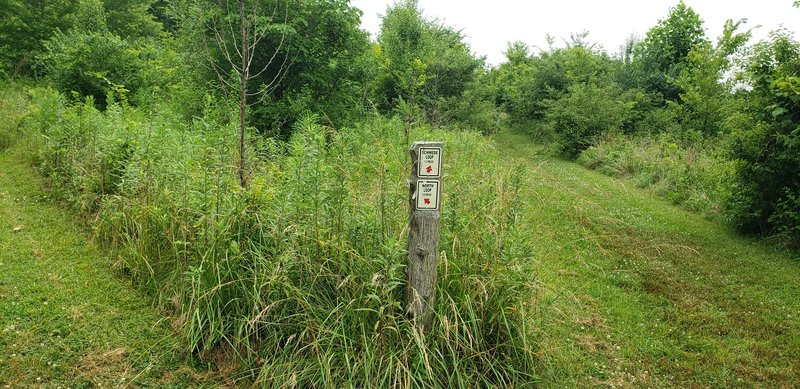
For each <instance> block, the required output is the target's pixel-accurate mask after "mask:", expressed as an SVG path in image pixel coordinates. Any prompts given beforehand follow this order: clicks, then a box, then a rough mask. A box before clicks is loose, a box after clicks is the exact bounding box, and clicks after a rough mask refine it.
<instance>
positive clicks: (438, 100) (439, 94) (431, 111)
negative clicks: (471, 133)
mask: <svg viewBox="0 0 800 389" xmlns="http://www.w3.org/2000/svg"><path fill="white" fill-rule="evenodd" d="M378 44H379V47H378V50H377V51H376V53H375V54H376V56H377V63H378V64H379V75H378V77H377V83H376V86H375V87H374V89H375V93H376V96H375V97H374V99H375V100H376V103H377V104H378V107H379V108H381V109H382V110H383V111H384V112H388V111H391V110H392V109H396V108H398V107H400V106H401V105H404V104H407V107H408V108H409V110H407V114H406V115H405V117H404V119H405V120H406V121H411V120H412V119H414V118H416V117H418V116H419V117H424V118H426V119H427V121H429V122H430V123H433V124H434V125H440V124H443V123H448V122H451V121H454V120H455V121H462V122H470V121H472V122H474V121H475V117H472V118H470V117H469V116H464V114H465V111H466V110H465V109H464V105H463V104H462V103H464V101H463V100H462V97H464V94H465V93H466V92H467V90H468V88H471V87H476V86H477V85H476V84H475V83H474V82H475V80H476V78H477V77H478V76H479V75H480V71H481V70H482V69H483V64H484V60H483V59H482V58H476V57H475V56H474V55H473V54H472V53H471V52H470V50H469V47H468V46H467V45H466V43H465V42H464V36H463V35H462V34H461V32H460V31H457V30H454V29H452V28H450V27H447V26H444V25H442V24H440V23H438V22H436V21H430V20H426V19H425V18H424V16H423V15H422V11H421V10H420V9H419V7H418V4H417V1H416V0H406V1H402V2H399V3H396V4H395V5H394V6H393V7H390V8H389V9H388V10H387V11H386V16H385V17H384V19H383V23H382V25H381V32H380V35H379V37H378ZM471 93H473V96H474V94H475V93H478V94H479V93H481V92H478V91H473V92H471ZM469 101H470V102H469V103H467V105H468V106H469V107H470V108H469V109H472V110H475V111H478V112H480V114H479V116H480V115H489V116H491V115H492V111H493V110H492V109H490V108H489V107H488V106H485V105H482V104H480V103H479V102H478V101H476V100H474V99H472V100H469ZM417 109H420V110H421V112H420V113H419V114H416V113H415V110H417Z"/></svg>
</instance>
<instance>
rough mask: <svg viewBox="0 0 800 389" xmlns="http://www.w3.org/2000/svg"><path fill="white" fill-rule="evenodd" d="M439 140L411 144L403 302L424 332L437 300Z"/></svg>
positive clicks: (440, 182) (413, 319) (440, 152)
mask: <svg viewBox="0 0 800 389" xmlns="http://www.w3.org/2000/svg"><path fill="white" fill-rule="evenodd" d="M441 179H442V142H415V143H414V144H413V145H412V146H411V178H410V179H409V180H408V184H409V185H408V186H409V188H408V189H409V198H408V203H409V211H410V215H409V220H408V245H407V246H406V249H407V258H406V293H405V295H406V304H405V309H406V313H407V314H408V316H409V318H410V319H411V320H412V321H413V322H414V324H415V325H416V326H418V327H419V328H421V329H422V330H423V331H427V330H429V329H430V328H431V324H432V322H433V317H434V314H433V305H434V302H435V300H436V297H435V296H436V268H437V264H438V261H439V260H438V256H439V216H440V215H439V213H440V207H441V197H442V196H441V194H442V181H441Z"/></svg>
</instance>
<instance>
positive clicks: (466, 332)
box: [31, 91, 536, 387]
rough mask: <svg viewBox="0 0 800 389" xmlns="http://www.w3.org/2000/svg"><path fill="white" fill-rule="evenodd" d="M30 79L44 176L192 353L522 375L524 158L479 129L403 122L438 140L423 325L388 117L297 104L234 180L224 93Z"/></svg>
mask: <svg viewBox="0 0 800 389" xmlns="http://www.w3.org/2000/svg"><path fill="white" fill-rule="evenodd" d="M42 93H43V94H44V95H46V96H48V99H49V100H47V99H44V100H42V101H49V102H50V103H51V104H53V106H52V107H51V111H52V112H54V116H55V117H57V118H58V119H57V120H55V122H52V123H51V122H48V120H49V119H47V118H48V117H49V116H48V115H47V114H45V113H44V112H45V111H41V112H40V113H39V114H36V115H33V116H35V117H41V121H42V123H48V124H47V125H45V126H42V127H39V128H38V134H39V135H38V137H39V138H40V139H41V147H40V149H39V152H38V155H39V166H40V167H41V170H42V171H43V172H44V173H45V174H46V175H47V176H48V177H49V180H50V181H51V187H52V189H53V191H54V192H55V193H57V194H58V195H59V197H60V198H62V199H64V200H66V201H67V202H68V203H70V204H72V205H74V206H75V208H76V209H79V210H81V211H82V212H84V213H85V214H86V215H88V216H89V217H90V218H91V220H92V221H93V226H94V228H95V230H96V234H97V236H98V238H99V239H100V240H101V241H103V242H105V243H106V244H107V247H109V248H110V249H112V250H113V251H114V252H115V253H116V254H117V256H118V258H119V263H118V264H117V265H116V266H117V267H118V269H119V270H120V271H121V272H122V273H124V274H127V275H129V276H130V277H131V278H132V279H133V280H135V282H136V283H137V284H139V285H141V286H142V288H144V289H145V290H147V291H148V292H150V293H151V294H152V295H153V296H154V298H155V299H156V301H157V303H158V304H159V305H160V306H162V307H164V308H166V309H169V310H171V311H172V313H173V317H174V321H175V324H176V326H177V327H178V328H180V329H181V331H182V332H183V333H184V334H185V337H186V341H187V343H186V345H187V347H188V348H189V349H191V350H192V351H194V352H195V354H196V355H197V356H198V357H199V358H201V359H202V360H204V361H207V362H209V363H214V364H216V366H217V367H218V368H223V366H224V365H225V364H226V363H233V364H234V365H237V366H239V369H238V370H237V372H238V373H237V377H239V378H242V379H247V380H253V381H255V382H256V383H259V384H261V385H264V386H269V387H272V386H301V387H342V386H345V387H387V386H403V387H407V386H432V387H467V386H468V387H474V386H479V387H484V386H485V387H495V386H503V387H510V386H515V387H519V386H523V387H524V386H528V385H532V383H533V382H535V380H536V374H535V371H534V362H535V359H534V351H535V344H534V342H533V339H532V337H531V334H532V329H531V328H530V327H529V323H530V318H529V317H528V315H529V314H530V312H531V311H532V309H531V307H530V305H529V304H531V303H532V301H533V300H532V298H531V295H530V291H531V288H530V285H529V284H530V283H531V282H533V280H532V279H531V277H530V274H529V272H528V271H526V266H527V263H528V262H529V260H530V259H531V257H532V256H533V255H534V253H533V252H532V251H533V250H532V248H531V246H530V244H529V242H528V238H527V236H526V235H525V234H523V233H521V232H519V231H518V230H517V228H516V224H517V222H518V219H519V217H520V214H521V213H520V207H521V204H519V200H518V196H517V193H518V192H519V190H520V188H521V187H522V186H523V181H524V179H525V176H524V171H523V170H522V169H521V168H517V167H514V166H511V165H508V164H505V163H503V162H502V159H500V157H499V155H498V153H497V152H496V151H495V150H493V148H492V146H491V144H490V143H489V142H487V141H486V140H485V139H484V138H483V137H482V136H481V135H479V134H476V133H467V132H442V131H437V130H433V129H431V128H416V129H413V130H412V133H411V136H410V137H411V139H420V140H423V139H425V140H431V139H437V140H443V141H445V144H446V146H445V147H446V148H445V150H446V151H445V161H444V163H445V171H446V176H445V178H444V184H443V185H444V193H445V194H444V199H443V214H442V241H441V255H440V261H441V263H440V277H439V282H438V295H437V297H438V298H437V302H436V306H435V311H436V318H437V319H436V321H435V323H436V324H435V325H434V326H433V328H432V329H431V330H430V333H428V334H422V333H420V332H419V331H418V330H417V329H415V327H414V326H413V325H412V323H410V322H409V321H408V320H407V319H406V317H405V313H404V309H403V301H402V296H403V287H404V279H405V277H404V274H403V272H404V266H405V265H404V263H405V243H404V242H405V238H406V236H405V235H406V232H407V231H406V225H407V220H408V210H407V208H406V207H407V203H408V200H407V196H408V187H407V181H406V180H407V176H408V170H409V166H408V164H409V158H408V146H409V145H408V144H406V140H407V138H406V136H405V134H404V128H405V124H403V123H402V122H400V121H390V120H386V119H383V118H380V117H375V118H373V119H370V120H369V121H367V122H365V123H363V124H362V125H359V126H356V127H355V128H351V129H343V130H341V131H334V130H332V129H330V128H327V127H323V126H320V125H319V124H317V121H316V120H315V119H314V118H306V119H303V120H301V121H300V122H298V124H297V125H296V129H295V131H294V134H293V136H292V137H291V139H290V140H289V141H288V142H286V143H282V142H278V141H273V140H270V139H260V140H259V141H258V142H256V144H255V145H254V147H251V148H250V149H251V150H252V151H251V155H249V158H250V159H251V163H250V166H252V169H251V171H250V175H251V177H252V178H251V184H250V186H249V187H248V188H247V189H246V190H245V189H241V188H240V187H239V186H238V184H237V180H236V176H235V168H234V166H232V163H233V161H235V153H236V147H235V142H236V139H235V134H236V132H235V129H234V127H233V126H234V125H235V124H232V123H234V122H235V120H232V119H233V117H232V116H231V112H232V110H231V109H230V107H227V106H225V105H222V104H218V103H215V102H214V100H212V99H210V98H209V99H207V100H206V104H205V107H206V108H205V111H204V113H203V115H202V116H199V117H196V118H195V119H194V121H193V122H191V123H185V122H182V121H181V120H180V119H179V117H180V116H179V115H170V114H169V113H168V112H165V113H159V114H155V113H154V112H159V110H158V109H156V108H153V109H152V110H151V111H149V112H148V111H144V110H143V109H134V108H131V107H126V106H124V105H119V104H115V103H112V104H110V105H109V106H108V107H107V109H106V111H105V112H101V111H99V110H97V109H96V108H94V107H93V104H92V101H91V99H89V100H87V101H86V102H85V103H83V104H76V105H64V104H63V99H60V98H58V96H59V95H58V94H57V93H54V92H52V91H46V92H42ZM31 123H34V122H31ZM31 125H33V124H31ZM252 138H256V137H255V136H254V137H252Z"/></svg>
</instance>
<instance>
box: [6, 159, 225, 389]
mask: <svg viewBox="0 0 800 389" xmlns="http://www.w3.org/2000/svg"><path fill="white" fill-rule="evenodd" d="M14 154H15V153H14V152H13V151H8V152H0V388H5V387H31V386H41V387H53V388H55V387H93V386H156V387H164V386H167V387H169V386H175V387H184V386H186V385H197V384H200V382H196V381H194V380H195V379H198V380H203V377H202V375H199V374H197V373H196V372H195V371H194V370H192V369H191V368H189V367H188V366H186V365H185V363H184V362H183V361H185V360H186V355H187V354H188V353H187V352H186V351H184V350H182V349H181V348H180V345H179V344H178V339H179V337H178V336H177V335H176V334H175V333H174V332H173V330H172V329H171V328H170V324H169V322H168V321H165V320H164V316H163V315H162V314H161V313H160V312H158V311H157V310H156V309H154V308H152V307H151V306H150V305H149V304H148V301H150V299H149V298H148V297H146V296H143V295H141V294H140V293H138V292H137V291H136V290H135V289H133V288H132V287H131V285H129V284H128V283H126V282H125V281H123V279H122V278H121V277H119V276H117V275H115V273H114V271H113V270H112V266H111V265H112V260H111V259H109V258H108V257H107V256H104V255H103V253H102V252H101V251H100V250H99V249H98V248H97V247H96V246H95V245H94V244H92V243H91V242H89V241H87V239H86V236H87V235H88V234H87V233H86V231H85V229H84V228H82V227H81V226H78V225H76V224H75V222H74V217H73V216H72V215H71V214H69V212H65V211H64V209H63V208H61V207H59V205H57V204H54V203H53V202H51V201H49V200H47V199H46V198H44V197H43V194H42V191H41V188H40V185H39V183H38V181H37V174H36V173H35V172H34V171H33V170H32V169H31V168H30V167H29V166H28V165H27V164H26V163H25V162H20V161H24V160H26V158H24V157H22V156H21V155H14ZM209 382H210V381H209Z"/></svg>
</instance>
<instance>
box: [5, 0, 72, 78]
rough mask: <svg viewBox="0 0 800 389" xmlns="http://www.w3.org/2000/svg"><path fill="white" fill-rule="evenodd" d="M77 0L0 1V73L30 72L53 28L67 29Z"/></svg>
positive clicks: (23, 73)
mask: <svg viewBox="0 0 800 389" xmlns="http://www.w3.org/2000/svg"><path fill="white" fill-rule="evenodd" d="M78 2H79V0H54V1H22V0H0V69H2V70H0V75H2V73H7V74H8V75H11V76H18V75H29V74H30V73H31V69H32V68H33V65H34V58H35V57H36V55H38V54H39V53H41V52H42V51H43V49H44V42H45V41H46V40H47V39H49V38H50V37H51V36H52V34H53V32H54V31H57V30H61V31H67V30H68V29H69V28H70V27H71V26H72V22H73V20H72V17H71V15H72V14H74V13H75V12H76V11H77V8H78Z"/></svg>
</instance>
